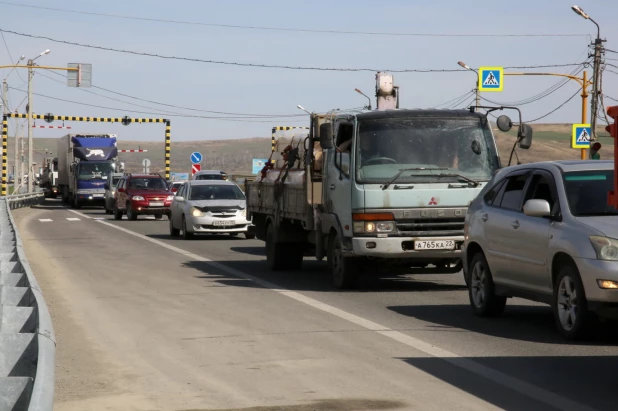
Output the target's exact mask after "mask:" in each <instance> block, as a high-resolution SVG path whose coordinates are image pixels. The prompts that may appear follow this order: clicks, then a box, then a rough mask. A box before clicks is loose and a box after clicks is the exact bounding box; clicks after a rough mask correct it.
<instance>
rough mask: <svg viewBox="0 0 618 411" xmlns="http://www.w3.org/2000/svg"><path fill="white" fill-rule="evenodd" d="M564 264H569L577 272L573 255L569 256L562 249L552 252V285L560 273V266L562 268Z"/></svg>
mask: <svg viewBox="0 0 618 411" xmlns="http://www.w3.org/2000/svg"><path fill="white" fill-rule="evenodd" d="M564 265H570V266H572V267H573V268H575V269H576V270H577V271H578V272H579V269H578V268H577V264H576V263H575V260H574V259H573V257H571V256H570V255H568V254H567V253H565V252H563V251H559V252H557V253H556V254H554V257H553V258H552V261H551V284H552V286H554V285H555V284H556V279H557V278H558V274H559V273H560V268H562V267H563V266H564Z"/></svg>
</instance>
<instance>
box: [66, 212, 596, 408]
mask: <svg viewBox="0 0 618 411" xmlns="http://www.w3.org/2000/svg"><path fill="white" fill-rule="evenodd" d="M69 211H72V212H74V213H77V214H81V213H79V212H77V211H74V210H69ZM82 215H83V214H82ZM87 218H91V217H87ZM97 222H98V223H100V224H104V225H106V226H108V227H111V228H114V229H116V230H120V231H122V232H125V233H127V234H130V235H132V236H135V237H137V238H140V239H142V240H145V241H148V242H151V243H153V244H156V245H158V246H161V247H163V248H166V249H168V250H171V251H174V252H176V253H178V254H181V255H184V256H185V257H188V258H191V259H193V260H196V261H201V262H205V263H208V264H210V265H211V266H213V267H215V268H217V269H219V270H221V271H224V272H226V273H228V274H230V275H233V276H235V277H239V278H242V279H245V280H250V281H253V282H255V283H256V284H258V285H260V286H262V287H264V288H268V289H270V290H272V291H274V292H277V293H279V294H281V295H284V296H286V297H289V298H291V299H293V300H296V301H298V302H301V303H303V304H306V305H308V306H310V307H313V308H315V309H318V310H320V311H324V312H327V313H329V314H332V315H334V316H335V317H338V318H341V319H343V320H346V321H348V322H350V323H352V324H356V325H358V326H360V327H363V328H365V329H367V330H370V331H374V332H376V333H377V334H380V335H383V336H385V337H388V338H390V339H392V340H395V341H398V342H400V343H402V344H404V345H407V346H408V347H412V348H414V349H415V350H418V351H421V352H423V353H425V354H427V355H429V356H432V357H436V358H439V359H442V360H444V361H446V362H448V363H450V364H452V365H454V366H456V367H459V368H462V369H464V370H466V371H468V372H471V373H474V374H477V375H479V376H481V377H483V378H486V379H487V380H489V381H492V382H494V383H496V384H500V385H502V386H504V387H506V388H509V389H511V390H513V391H515V392H518V393H519V394H522V395H524V396H527V397H529V398H532V399H534V400H537V401H539V402H542V403H544V404H547V405H549V406H550V407H554V408H557V409H560V410H577V411H594V408H591V407H589V406H587V405H584V404H580V403H578V402H576V401H572V400H570V399H568V398H565V397H562V396H560V395H558V394H556V393H553V392H551V391H548V390H545V389H543V388H539V387H538V386H536V385H532V384H529V383H527V382H525V381H522V380H520V379H518V378H515V377H511V376H510V375H507V374H505V373H503V372H500V371H497V370H494V369H492V368H489V367H486V366H484V365H482V364H480V363H478V362H476V361H474V360H471V359H468V358H464V357H462V356H460V355H458V354H455V353H453V352H450V351H447V350H444V349H442V348H439V347H436V346H434V345H431V344H429V343H426V342H424V341H421V340H419V339H418V338H414V337H411V336H409V335H407V334H404V333H402V332H400V331H395V330H393V329H391V328H389V327H386V326H383V325H380V324H378V323H374V322H373V321H370V320H367V319H365V318H362V317H359V316H357V315H355V314H352V313H349V312H347V311H343V310H341V309H339V308H336V307H333V306H332V305H328V304H325V303H323V302H320V301H318V300H315V299H313V298H310V297H307V296H305V295H303V294H300V293H298V292H296V291H291V290H287V289H285V288H283V287H280V286H278V285H276V284H273V283H271V282H269V281H266V280H262V279H261V278H257V277H254V276H252V275H251V274H247V273H244V272H242V271H239V270H236V269H234V268H231V267H228V266H226V265H224V264H221V263H218V262H215V261H212V260H210V259H208V258H206V257H202V256H200V255H197V254H193V253H191V252H189V251H185V250H183V249H181V248H178V247H174V246H172V245H169V244H166V243H164V242H162V241H159V240H155V239H153V238H150V237H147V236H145V235H142V234H139V233H136V232H134V231H131V230H128V229H126V228H124V227H119V226H117V225H114V224H111V223H108V222H106V221H97Z"/></svg>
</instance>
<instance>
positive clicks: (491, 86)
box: [478, 67, 504, 91]
mask: <svg viewBox="0 0 618 411" xmlns="http://www.w3.org/2000/svg"><path fill="white" fill-rule="evenodd" d="M503 80H504V68H503V67H480V68H479V87H478V88H479V91H502V90H503V89H504V82H503Z"/></svg>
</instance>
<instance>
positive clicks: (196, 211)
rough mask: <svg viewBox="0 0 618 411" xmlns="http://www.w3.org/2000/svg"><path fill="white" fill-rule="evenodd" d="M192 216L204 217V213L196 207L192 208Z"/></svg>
mask: <svg viewBox="0 0 618 411" xmlns="http://www.w3.org/2000/svg"><path fill="white" fill-rule="evenodd" d="M191 215H192V216H193V217H204V213H202V212H201V211H200V210H198V209H197V208H195V207H191Z"/></svg>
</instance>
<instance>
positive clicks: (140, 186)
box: [129, 177, 168, 190]
mask: <svg viewBox="0 0 618 411" xmlns="http://www.w3.org/2000/svg"><path fill="white" fill-rule="evenodd" d="M129 188H130V189H131V188H132V189H136V190H167V189H168V186H167V183H166V182H165V180H164V179H162V178H149V177H133V178H131V179H130V180H129Z"/></svg>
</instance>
